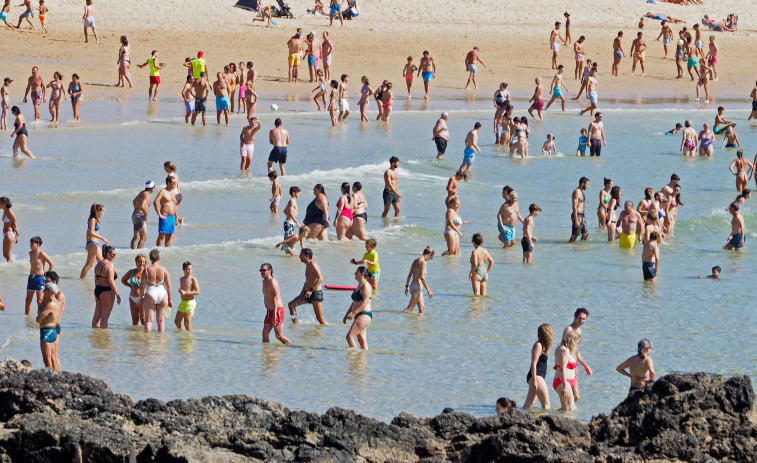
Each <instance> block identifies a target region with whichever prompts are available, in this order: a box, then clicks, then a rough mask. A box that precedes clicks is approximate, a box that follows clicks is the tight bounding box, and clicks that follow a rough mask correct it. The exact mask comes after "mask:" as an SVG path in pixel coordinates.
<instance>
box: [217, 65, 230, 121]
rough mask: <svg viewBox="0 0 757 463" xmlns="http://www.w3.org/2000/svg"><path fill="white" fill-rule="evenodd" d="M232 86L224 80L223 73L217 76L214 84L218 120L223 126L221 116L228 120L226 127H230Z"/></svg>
mask: <svg viewBox="0 0 757 463" xmlns="http://www.w3.org/2000/svg"><path fill="white" fill-rule="evenodd" d="M230 93H231V86H230V85H229V82H228V81H227V80H226V79H225V78H224V76H223V73H222V72H219V73H217V74H216V81H215V82H213V94H214V95H215V96H216V120H217V121H218V125H221V114H223V115H224V117H225V118H226V125H229V94H230Z"/></svg>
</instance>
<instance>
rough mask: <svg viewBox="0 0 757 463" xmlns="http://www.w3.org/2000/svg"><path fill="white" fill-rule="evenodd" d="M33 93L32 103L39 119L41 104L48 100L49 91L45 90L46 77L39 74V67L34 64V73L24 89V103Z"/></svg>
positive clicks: (35, 115)
mask: <svg viewBox="0 0 757 463" xmlns="http://www.w3.org/2000/svg"><path fill="white" fill-rule="evenodd" d="M30 93H31V97H32V105H33V106H34V120H35V121H38V120H39V119H40V116H39V105H40V103H45V102H47V98H46V96H47V91H46V90H45V79H43V78H42V76H41V75H40V74H39V68H38V67H37V66H34V67H33V68H32V75H30V76H29V78H28V79H27V83H26V91H24V103H26V102H27V100H26V97H27V96H28V95H29V94H30Z"/></svg>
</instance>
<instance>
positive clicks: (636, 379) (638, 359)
mask: <svg viewBox="0 0 757 463" xmlns="http://www.w3.org/2000/svg"><path fill="white" fill-rule="evenodd" d="M637 351H638V353H637V354H636V355H634V356H631V357H628V358H627V359H626V361H625V362H623V363H621V364H620V365H618V367H617V368H615V371H617V372H618V373H620V374H621V375H623V376H628V377H629V378H631V387H630V389H629V390H628V394H629V395H630V394H631V393H632V392H633V391H635V390H637V389H644V386H646V385H647V382H649V381H654V362H652V357H650V356H649V353H650V352H652V341H650V340H649V339H642V340H641V341H639V344H638V346H637ZM626 369H628V371H626Z"/></svg>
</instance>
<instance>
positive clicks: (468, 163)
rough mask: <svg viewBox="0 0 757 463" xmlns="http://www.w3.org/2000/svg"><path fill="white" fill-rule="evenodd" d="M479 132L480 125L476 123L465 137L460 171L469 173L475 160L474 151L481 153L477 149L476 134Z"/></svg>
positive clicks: (479, 149)
mask: <svg viewBox="0 0 757 463" xmlns="http://www.w3.org/2000/svg"><path fill="white" fill-rule="evenodd" d="M480 130H481V123H480V122H476V123H475V124H474V125H473V130H471V131H470V132H468V135H466V136H465V150H463V163H462V164H460V169H459V170H460V171H463V172H470V170H471V169H473V162H474V161H475V160H476V151H478V152H479V153H480V152H481V148H479V147H478V132H479V131H480Z"/></svg>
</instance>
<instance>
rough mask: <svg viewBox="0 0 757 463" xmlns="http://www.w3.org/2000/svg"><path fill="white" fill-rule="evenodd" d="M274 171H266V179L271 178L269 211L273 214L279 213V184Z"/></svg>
mask: <svg viewBox="0 0 757 463" xmlns="http://www.w3.org/2000/svg"><path fill="white" fill-rule="evenodd" d="M277 177H278V175H276V172H273V171H271V172H268V179H269V180H271V199H270V201H271V212H273V213H274V214H278V213H279V203H281V185H279V182H278V180H276V178H277Z"/></svg>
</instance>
